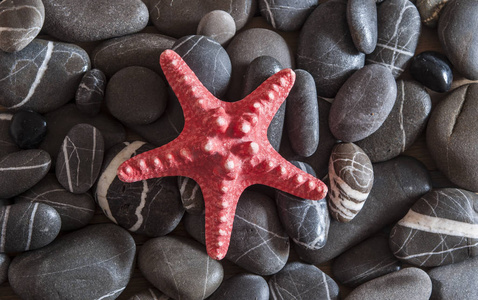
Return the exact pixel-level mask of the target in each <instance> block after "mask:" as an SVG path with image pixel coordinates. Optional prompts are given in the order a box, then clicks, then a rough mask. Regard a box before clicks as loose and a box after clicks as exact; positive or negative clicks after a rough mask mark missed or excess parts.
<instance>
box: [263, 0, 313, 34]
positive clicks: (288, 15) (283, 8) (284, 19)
mask: <svg viewBox="0 0 478 300" xmlns="http://www.w3.org/2000/svg"><path fill="white" fill-rule="evenodd" d="M317 5H319V1H318V0H302V1H296V0H261V1H259V10H260V12H261V15H262V16H263V17H264V18H266V20H267V22H268V23H269V24H271V25H272V27H274V29H277V30H280V31H296V30H300V28H301V27H302V25H303V24H304V22H305V20H307V17H308V16H309V15H310V14H311V13H312V11H313V10H314V9H315V8H316V7H317Z"/></svg>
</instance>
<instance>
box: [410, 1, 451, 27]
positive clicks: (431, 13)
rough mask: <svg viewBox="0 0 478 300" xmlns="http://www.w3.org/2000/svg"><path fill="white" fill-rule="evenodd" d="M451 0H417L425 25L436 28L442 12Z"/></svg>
mask: <svg viewBox="0 0 478 300" xmlns="http://www.w3.org/2000/svg"><path fill="white" fill-rule="evenodd" d="M448 1H449V0H417V3H416V6H417V9H418V12H419V13H420V17H421V19H422V22H423V24H424V25H425V26H428V27H431V28H435V27H436V26H437V24H438V19H439V18H440V15H441V12H442V9H443V7H444V6H445V4H447V2H448Z"/></svg>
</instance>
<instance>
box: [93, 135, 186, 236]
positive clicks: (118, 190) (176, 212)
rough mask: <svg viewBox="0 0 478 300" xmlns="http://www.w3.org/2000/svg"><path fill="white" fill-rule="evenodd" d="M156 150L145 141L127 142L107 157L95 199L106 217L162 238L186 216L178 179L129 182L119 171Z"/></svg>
mask: <svg viewBox="0 0 478 300" xmlns="http://www.w3.org/2000/svg"><path fill="white" fill-rule="evenodd" d="M154 148H155V147H154V146H152V145H150V144H146V143H145V142H139V141H136V142H132V143H129V142H125V143H121V144H118V145H116V146H114V147H112V148H111V149H110V150H109V151H108V152H107V153H106V155H105V159H104V164H103V168H102V170H101V173H100V176H99V179H98V183H97V186H96V192H95V198H96V201H97V202H98V204H99V206H100V207H101V209H102V210H103V212H104V213H105V215H106V216H107V217H108V218H109V219H110V220H111V221H113V222H115V223H117V224H118V225H120V226H122V227H124V228H126V229H128V230H129V231H132V232H135V233H138V234H145V235H147V236H152V237H156V236H162V235H165V234H167V233H169V232H171V231H172V230H173V229H174V228H176V226H177V225H178V223H179V221H181V218H182V216H183V214H184V208H183V207H182V205H181V200H180V195H179V190H178V185H177V178H176V177H162V178H152V179H148V180H142V181H137V182H132V183H126V182H123V181H121V180H119V178H118V176H117V174H116V172H117V170H118V167H119V166H120V165H121V164H122V163H123V162H124V161H126V160H127V159H129V158H131V157H132V156H135V155H137V154H140V153H143V152H146V151H148V150H152V149H154Z"/></svg>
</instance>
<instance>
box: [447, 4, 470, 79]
mask: <svg viewBox="0 0 478 300" xmlns="http://www.w3.org/2000/svg"><path fill="white" fill-rule="evenodd" d="M477 15H478V5H476V1H474V0H453V1H450V2H449V3H447V5H446V6H445V7H444V8H443V11H442V13H441V15H440V19H439V21H438V39H439V40H440V44H441V46H442V47H443V50H444V51H445V54H446V56H447V57H448V59H449V60H450V61H451V63H452V64H453V67H455V68H456V70H458V72H460V73H461V74H462V75H463V76H465V77H466V78H468V79H471V80H477V79H478V39H475V38H472V37H474V36H475V35H476V28H477V26H478V18H477V17H476V16H477Z"/></svg>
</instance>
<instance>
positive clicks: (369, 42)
mask: <svg viewBox="0 0 478 300" xmlns="http://www.w3.org/2000/svg"><path fill="white" fill-rule="evenodd" d="M347 23H348V25H349V29H350V33H351V34H352V40H353V41H354V45H355V47H356V48H357V50H358V51H360V52H363V53H365V54H370V53H372V52H373V50H375V46H377V34H378V33H377V31H378V26H377V4H376V0H350V1H348V2H347Z"/></svg>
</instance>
